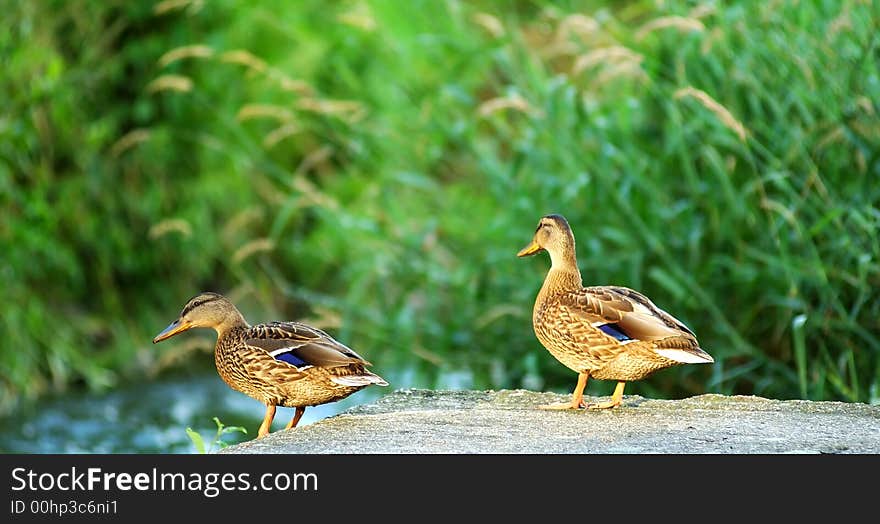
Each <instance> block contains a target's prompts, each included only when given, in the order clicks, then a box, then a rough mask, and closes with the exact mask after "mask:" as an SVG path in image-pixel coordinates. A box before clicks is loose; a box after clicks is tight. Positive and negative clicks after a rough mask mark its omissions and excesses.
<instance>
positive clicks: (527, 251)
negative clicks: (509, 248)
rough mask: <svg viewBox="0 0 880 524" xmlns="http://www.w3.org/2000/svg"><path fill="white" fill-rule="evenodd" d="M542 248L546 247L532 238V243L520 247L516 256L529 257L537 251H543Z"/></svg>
mask: <svg viewBox="0 0 880 524" xmlns="http://www.w3.org/2000/svg"><path fill="white" fill-rule="evenodd" d="M542 249H544V248H542V247H541V246H539V245H538V243H537V242H535V241H534V240H532V243H531V244H529V245H527V246H526V247H524V248H522V249H520V250H519V253H517V254H516V256H518V257H527V256H530V255H534V254H535V253H537V252H538V251H541V250H542Z"/></svg>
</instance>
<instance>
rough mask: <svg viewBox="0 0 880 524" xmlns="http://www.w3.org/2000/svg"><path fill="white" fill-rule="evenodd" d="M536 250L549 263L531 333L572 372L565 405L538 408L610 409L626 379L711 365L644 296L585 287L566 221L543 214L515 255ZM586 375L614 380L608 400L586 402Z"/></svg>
mask: <svg viewBox="0 0 880 524" xmlns="http://www.w3.org/2000/svg"><path fill="white" fill-rule="evenodd" d="M541 251H547V252H548V253H549V254H550V261H551V266H550V271H549V272H548V273H547V277H546V278H545V279H544V285H543V286H541V291H540V292H539V293H538V297H537V299H536V300H535V307H534V309H533V311H532V325H533V327H534V330H535V335H536V336H537V338H538V340H539V341H540V342H541V344H542V345H543V346H544V347H545V348H547V350H548V351H549V352H550V354H551V355H553V356H554V357H556V359H557V360H558V361H559V362H561V363H562V364H563V365H565V366H566V367H568V368H569V369H571V370H572V371H574V372H576V373H577V374H578V381H577V386H575V389H574V393H573V394H572V398H571V402H570V403H561V404H552V405H547V406H541V407H542V408H547V409H579V408H592V409H607V408H615V407H617V406H619V405H620V403H621V400H622V399H623V388H624V387H625V386H626V383H627V382H629V381H633V380H640V379H643V378H645V377H647V376H648V375H650V374H651V373H653V372H655V371H657V370H660V369H664V368H668V367H670V366H675V365H679V364H706V363H711V362H714V359H713V358H712V357H711V356H710V355H709V354H708V353H706V352H705V351H703V350H702V349H700V346H699V344H698V343H697V337H696V336H695V335H694V333H693V331H691V330H690V329H689V328H688V327H687V326H685V325H684V324H683V323H682V322H681V321H679V320H678V319H676V318H675V317H673V316H672V315H670V314H669V313H667V312H665V311H663V310H662V309H660V308H659V307H657V306H656V305H654V303H653V302H651V301H650V300H649V299H648V298H647V297H646V296H645V295H642V294H641V293H639V292H638V291H635V290H632V289H629V288H626V287H620V286H591V287H583V284H582V280H581V272H580V270H579V269H578V265H577V258H576V256H575V247H574V234H573V233H572V232H571V227H569V225H568V221H567V220H565V217H563V216H561V215H546V216H544V217H542V218H541V220H540V222H538V228H537V229H536V230H535V235H534V237H533V238H532V242H531V243H530V244H529V245H528V246H526V247H524V248H523V249H521V250H520V251H519V253H517V256H518V257H525V256H529V255H534V254H535V253H538V252H541ZM590 377H592V378H596V379H599V380H616V381H617V386H616V387H615V388H614V394H613V395H612V396H611V400H610V401H607V402H602V403H597V404H589V405H588V404H586V403H585V402H584V388H585V387H586V385H587V380H588V379H589V378H590Z"/></svg>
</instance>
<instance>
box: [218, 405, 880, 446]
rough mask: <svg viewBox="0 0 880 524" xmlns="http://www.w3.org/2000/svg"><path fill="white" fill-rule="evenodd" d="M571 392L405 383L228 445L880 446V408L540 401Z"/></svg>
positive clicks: (866, 406)
mask: <svg viewBox="0 0 880 524" xmlns="http://www.w3.org/2000/svg"><path fill="white" fill-rule="evenodd" d="M569 398H570V396H568V395H558V394H555V393H537V392H533V391H524V390H501V391H430V390H413V389H406V390H398V391H395V392H393V393H390V394H388V395H386V396H384V397H382V398H380V399H379V400H378V401H376V402H375V403H373V404H368V405H362V406H357V407H355V408H352V409H349V410H347V411H345V412H343V413H341V414H339V415H336V416H333V417H329V418H327V419H324V420H321V421H319V422H316V423H314V424H311V425H308V426H303V427H300V428H294V429H292V430H287V431H277V432H275V433H272V434H270V435H269V436H267V437H265V438H263V439H259V440H252V441H249V442H244V443H241V444H238V445H234V446H230V447H228V448H225V449H224V450H223V452H224V453H423V454H428V453H472V454H475V453H501V454H512V453H527V454H547V453H627V454H630V453H657V454H659V453H678V454H682V453H737V454H745V453H767V454H771V453H772V454H779V453H800V454H805V453H870V454H876V453H880V406H871V405H868V404H858V403H844V402H813V401H804V400H769V399H766V398H761V397H754V396H724V395H714V394H711V395H701V396H697V397H691V398H686V399H683V400H649V399H645V398H643V397H639V396H625V397H624V399H623V405H622V406H620V407H619V408H617V409H615V410H610V411H609V410H602V411H582V410H578V411H573V410H568V411H548V410H541V409H538V406H539V405H540V404H547V403H551V402H566V401H568V400H569ZM588 400H592V401H597V400H599V399H596V398H593V399H588Z"/></svg>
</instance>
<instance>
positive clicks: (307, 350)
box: [153, 293, 388, 436]
mask: <svg viewBox="0 0 880 524" xmlns="http://www.w3.org/2000/svg"><path fill="white" fill-rule="evenodd" d="M194 327H210V328H213V329H214V330H215V331H216V332H217V344H216V345H215V347H214V362H215V364H216V366H217V372H218V373H219V374H220V377H221V378H222V379H223V381H224V382H226V384H228V385H229V386H230V387H231V388H233V389H235V390H237V391H240V392H242V393H244V394H246V395H248V396H250V397H252V398H255V399H257V400H259V401H260V402H262V403H263V404H265V405H266V406H267V411H266V417H265V418H264V420H263V424H262V425H261V426H260V431H259V433H258V436H264V435H266V434H267V433H268V431H269V426H270V425H271V423H272V419H273V418H274V415H275V406H284V407H294V408H297V411H296V414H295V415H294V418H293V419H292V420H291V423H290V424H288V428H289V427H294V426H295V425H296V423H297V422H298V421H299V418H300V417H301V416H302V413H303V411H304V410H305V408H306V407H308V406H317V405H319V404H325V403H328V402H334V401H337V400H341V399H343V398H345V397H347V396H349V395H351V394H352V393H354V392H355V391H358V390H360V389H363V388H364V387H366V386H369V385H371V384H376V385H380V386H386V385H388V383H387V382H386V381H385V380H384V379H383V378H382V377H380V376H378V375H376V374H374V373H372V372H370V371H368V370H367V369H366V366H369V365H370V363H369V362H368V361H366V360H365V359H364V358H363V357H361V356H360V355H358V354H357V353H355V352H354V351H353V350H352V349H351V348H349V347H347V346H345V345H344V344H342V343H340V342H338V341H337V340H335V339H333V337H331V336H330V335H328V334H327V333H325V332H323V331H321V330H320V329H317V328H314V327H311V326H308V325H306V324H302V323H299V322H267V323H263V324H257V325H255V326H250V325H248V323H247V321H245V319H244V317H243V316H242V314H241V313H240V312H239V311H238V309H236V308H235V306H234V305H233V304H232V303H231V302H230V301H229V300H228V299H226V298H225V297H223V296H222V295H219V294H217V293H201V294H199V295H196V296H195V297H193V298H192V299H190V300H189V302H187V304H186V305H185V306H184V308H183V310H182V311H181V314H180V317H179V318H178V319H177V320H175V321H174V322H172V323H171V325H169V326H168V327H167V328H166V329H165V330H164V331H162V332H161V333H160V334H159V335H157V336H156V338H154V339H153V342H154V343H156V342H160V341H162V340H165V339H167V338H169V337H171V336H174V335H176V334H177V333H180V332H182V331H185V330H187V329H191V328H194Z"/></svg>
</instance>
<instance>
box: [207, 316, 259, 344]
mask: <svg viewBox="0 0 880 524" xmlns="http://www.w3.org/2000/svg"><path fill="white" fill-rule="evenodd" d="M249 327H250V325H249V324H248V323H247V321H246V320H245V319H244V316H242V314H241V313H240V312H239V311H238V310H237V309H234V310H233V311H231V312H230V313H229V314H228V315H227V316H226V318H224V319H223V322H221V323H219V324H217V325H216V326H214V331H216V332H217V344H218V346H219V344H220V341H221V340H222V339H224V338H226V337H228V336H230V335H232V334H234V333H237V332H239V331H244V330H245V329H247V328H249Z"/></svg>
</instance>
